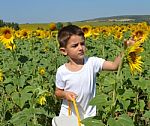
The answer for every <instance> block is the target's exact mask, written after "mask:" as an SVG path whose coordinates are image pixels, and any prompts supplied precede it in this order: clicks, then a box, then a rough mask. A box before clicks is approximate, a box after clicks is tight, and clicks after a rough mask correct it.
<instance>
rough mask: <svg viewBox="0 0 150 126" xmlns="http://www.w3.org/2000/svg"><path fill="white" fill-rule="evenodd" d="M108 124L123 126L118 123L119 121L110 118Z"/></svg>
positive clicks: (110, 125)
mask: <svg viewBox="0 0 150 126" xmlns="http://www.w3.org/2000/svg"><path fill="white" fill-rule="evenodd" d="M107 123H108V125H109V126H121V125H120V124H119V123H118V122H117V120H115V119H113V118H109V119H108V122H107Z"/></svg>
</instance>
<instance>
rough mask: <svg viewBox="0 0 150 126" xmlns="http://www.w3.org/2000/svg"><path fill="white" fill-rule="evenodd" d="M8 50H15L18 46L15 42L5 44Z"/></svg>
mask: <svg viewBox="0 0 150 126" xmlns="http://www.w3.org/2000/svg"><path fill="white" fill-rule="evenodd" d="M4 46H5V48H6V49H10V50H14V49H16V45H15V44H14V42H7V43H5V44H4Z"/></svg>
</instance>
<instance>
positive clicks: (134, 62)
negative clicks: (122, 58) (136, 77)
mask: <svg viewBox="0 0 150 126" xmlns="http://www.w3.org/2000/svg"><path fill="white" fill-rule="evenodd" d="M141 44H142V43H141V41H138V42H136V43H135V44H134V45H132V46H130V47H128V48H127V50H126V52H127V54H126V57H127V62H128V64H129V66H130V71H131V73H132V74H134V73H135V72H142V64H143V62H142V61H141V59H142V57H141V56H140V55H139V54H140V53H141V52H143V50H144V49H143V47H141Z"/></svg>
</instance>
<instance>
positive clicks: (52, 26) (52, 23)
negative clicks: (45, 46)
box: [49, 22, 56, 31]
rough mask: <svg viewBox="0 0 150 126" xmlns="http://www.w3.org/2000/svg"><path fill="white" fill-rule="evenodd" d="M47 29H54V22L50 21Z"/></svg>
mask: <svg viewBox="0 0 150 126" xmlns="http://www.w3.org/2000/svg"><path fill="white" fill-rule="evenodd" d="M49 29H50V30H51V31H54V30H56V23H54V22H51V23H50V24H49Z"/></svg>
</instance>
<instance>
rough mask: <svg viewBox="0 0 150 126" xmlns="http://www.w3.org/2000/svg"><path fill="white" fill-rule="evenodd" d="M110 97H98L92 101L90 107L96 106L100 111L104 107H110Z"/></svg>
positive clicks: (102, 95)
mask: <svg viewBox="0 0 150 126" xmlns="http://www.w3.org/2000/svg"><path fill="white" fill-rule="evenodd" d="M107 98H108V96H107V95H104V94H101V95H97V96H96V97H95V98H93V99H92V100H91V101H90V105H96V106H97V108H98V109H100V110H103V106H106V105H109V104H110V102H109V101H108V100H107Z"/></svg>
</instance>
